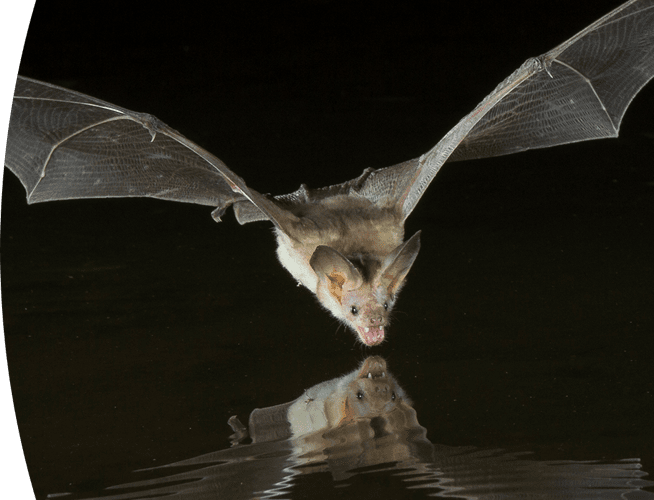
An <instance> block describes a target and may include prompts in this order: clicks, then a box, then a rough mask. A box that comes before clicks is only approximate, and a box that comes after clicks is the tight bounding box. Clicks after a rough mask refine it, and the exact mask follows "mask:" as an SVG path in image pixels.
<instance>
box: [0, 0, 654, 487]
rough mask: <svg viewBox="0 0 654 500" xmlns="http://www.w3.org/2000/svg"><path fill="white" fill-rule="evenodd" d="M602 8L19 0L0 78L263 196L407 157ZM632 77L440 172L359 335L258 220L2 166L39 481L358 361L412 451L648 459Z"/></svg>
mask: <svg viewBox="0 0 654 500" xmlns="http://www.w3.org/2000/svg"><path fill="white" fill-rule="evenodd" d="M618 4H619V2H618V1H604V0H602V1H599V0H596V1H594V2H584V1H578V0H575V1H570V0H566V1H547V2H546V1H533V2H523V1H518V0H501V1H497V2H481V1H467V2H458V1H457V2H454V1H442V2H439V3H433V4H430V6H429V7H428V8H427V7H424V6H419V5H418V4H413V3H399V2H396V3H394V4H392V5H389V6H382V5H381V4H379V5H378V4H375V3H371V2H365V3H364V2H361V3H359V2H337V1H333V2H331V1H317V0H316V1H296V2H281V3H277V2H271V3H268V4H262V3H252V2H242V3H238V4H237V5H236V4H231V3H230V4H229V5H224V4H222V3H198V2H194V1H189V2H182V3H167V4H165V3H152V2H140V1H138V0H135V1H132V2H105V3H98V2H76V1H60V2H46V1H43V0H39V1H37V4H36V7H35V11H34V17H33V20H32V24H31V26H30V31H29V33H28V37H27V42H26V45H25V52H24V56H23V59H22V64H21V69H20V71H21V73H22V74H23V75H26V76H30V77H33V78H37V79H41V80H45V81H48V82H51V83H55V84H59V85H63V86H66V87H69V88H72V89H75V90H78V91H81V92H84V93H87V94H90V95H92V96H95V97H99V98H101V99H104V100H106V101H109V102H113V103H116V104H118V105H120V106H123V107H126V108H129V109H134V110H136V111H145V112H148V113H152V114H154V115H155V116H157V117H158V118H160V119H161V120H163V121H164V122H166V123H168V124H169V125H170V126H172V127H173V128H175V129H177V130H179V131H180V132H182V133H183V134H184V135H185V136H187V137H188V138H190V139H191V140H194V141H196V142H198V143H199V144H200V145H201V146H203V147H205V148H207V149H209V150H210V151H212V152H213V153H215V154H216V155H217V156H218V157H220V158H221V159H222V160H223V161H224V162H225V163H226V164H227V165H229V166H230V167H231V168H232V169H233V170H234V171H235V172H237V173H238V174H239V175H240V176H242V177H243V178H244V179H245V180H246V181H247V182H248V183H249V184H250V185H251V186H252V187H253V188H255V189H257V190H259V191H261V192H271V193H274V194H279V193H285V192H290V191H293V190H295V189H296V188H297V187H298V186H299V184H300V183H301V182H304V183H307V184H308V185H309V186H312V187H318V186H323V185H329V184H334V183H338V182H342V181H344V180H347V179H350V178H352V177H355V176H357V175H359V173H360V172H361V171H362V170H363V169H364V168H366V167H375V168H380V167H384V166H388V165H391V164H394V163H397V162H400V161H402V160H406V159H410V158H414V157H416V156H418V155H420V154H422V153H423V152H425V151H427V150H428V149H430V148H431V147H432V146H433V145H434V144H435V143H436V142H437V141H438V140H439V139H440V137H442V136H443V135H444V134H445V133H446V132H447V131H448V130H449V129H450V128H451V127H452V126H454V125H455V123H456V122H457V121H458V119H459V118H461V117H462V116H463V115H465V114H466V113H467V112H469V111H470V110H471V109H472V108H473V107H474V106H475V105H476V104H477V103H478V102H479V101H481V99H482V98H483V97H484V96H485V95H486V94H488V93H489V92H490V91H492V90H493V88H494V87H495V85H496V84H497V83H499V82H500V81H501V80H502V79H504V78H505V77H506V76H508V75H509V74H510V73H511V72H512V71H513V70H514V69H515V68H517V67H518V66H519V65H520V64H521V63H522V62H523V61H524V60H525V59H526V58H527V57H530V56H535V55H538V54H541V53H543V52H546V51H547V50H549V49H551V48H553V47H554V46H556V45H558V44H559V43H561V42H563V41H564V40H565V39H567V38H568V37H570V36H572V35H573V34H575V33H576V32H577V31H579V30H581V29H583V28H584V27H586V26H587V25H588V24H590V23H591V22H593V21H594V20H596V19H597V18H599V17H601V16H602V15H603V14H605V13H607V12H608V11H609V10H611V9H612V8H614V7H616V6H617V5H618ZM652 109H654V85H653V84H652V83H650V85H649V86H648V87H646V88H645V89H644V90H643V91H642V92H641V93H640V94H639V95H638V96H637V97H636V98H635V100H634V101H633V103H632V105H631V107H630V108H629V110H628V112H627V114H626V116H625V119H624V122H623V126H622V130H621V137H620V139H618V140H604V141H591V142H586V143H582V144H577V145H570V146H563V147H558V148H553V149H546V150H541V151H537V152H528V153H522V154H518V155H513V156H507V157H501V158H496V159H489V160H476V161H472V162H465V163H454V164H451V165H448V166H446V167H445V168H444V169H443V170H442V171H441V173H439V175H438V176H437V178H436V181H435V182H434V183H433V184H432V186H431V187H430V189H429V191H428V192H427V194H426V195H425V197H424V198H423V200H422V201H421V203H420V205H419V206H418V208H417V209H416V211H415V212H414V214H413V215H412V216H411V218H410V219H409V221H408V224H407V233H408V234H412V233H413V232H415V231H416V230H418V229H422V231H423V233H422V251H421V254H420V255H419V257H418V260H417V262H416V264H415V266H414V268H413V270H412V272H411V274H410V275H409V280H408V284H407V286H406V287H405V289H404V290H403V292H402V295H401V296H400V299H399V302H398V304H397V306H396V313H395V316H394V318H395V319H394V323H393V324H392V326H391V328H390V332H389V336H388V341H387V342H386V343H384V344H383V345H382V346H381V347H379V348H374V349H364V348H362V347H361V346H359V345H358V344H357V343H355V341H354V338H353V335H352V333H350V332H348V331H345V330H344V329H343V328H338V325H337V323H336V322H335V321H334V320H333V319H332V318H331V317H330V316H328V315H327V314H326V313H325V312H323V311H322V310H321V309H320V308H319V307H318V306H317V304H316V303H315V300H314V299H313V297H312V296H311V295H310V294H309V293H308V292H307V291H306V290H304V289H300V288H297V287H296V286H295V283H294V282H293V280H292V278H291V277H290V275H288V273H287V272H286V271H285V270H284V269H283V268H282V267H281V266H280V265H279V264H278V263H277V261H276V257H275V255H274V238H273V237H272V235H271V227H270V225H269V224H265V223H260V224H251V225H247V226H243V227H241V226H239V225H238V224H237V223H236V222H235V221H234V219H233V217H232V216H231V213H229V214H227V216H225V217H224V222H223V223H222V224H220V225H216V224H215V223H214V221H213V220H212V219H211V217H210V209H209V208H208V207H201V206H192V205H186V204H176V203H171V202H162V201H155V200H104V201H103V200H85V201H71V202H57V203H46V204H40V205H34V206H29V207H28V206H27V205H26V203H25V193H24V190H23V188H22V186H21V185H20V183H19V182H18V181H17V180H16V179H15V178H14V177H13V175H12V174H11V173H9V172H5V173H6V174H7V175H5V180H4V192H3V196H2V287H3V288H2V292H3V293H2V297H3V311H4V320H5V338H6V347H7V356H8V363H9V370H10V377H11V383H12V390H13V396H14V403H15V407H16V412H17V418H18V422H19V427H20V431H21V439H22V443H23V447H24V452H25V457H26V460H27V464H28V468H29V470H30V474H31V479H32V482H33V485H34V488H35V491H36V495H37V498H38V499H43V498H45V496H46V495H47V494H49V493H56V492H63V491H91V492H94V491H96V490H97V488H99V487H105V486H109V485H112V484H116V483H119V482H124V481H126V480H129V479H130V477H131V476H130V474H131V471H132V470H134V469H137V468H142V467H148V466H152V465H161V464H165V463H169V462H172V461H176V460H181V459H184V458H189V457H193V456H197V455H200V454H202V453H206V452H210V451H214V450H218V449H221V448H225V447H227V446H228V445H229V443H228V441H227V437H228V435H229V434H230V431H229V428H228V427H227V425H226V422H227V419H228V418H229V417H230V416H231V415H234V414H238V415H239V416H241V418H243V419H244V418H246V417H247V415H248V413H249V412H250V411H251V410H252V409H253V408H255V407H264V406H270V405H274V404H277V403H282V402H286V401H290V400H292V399H294V398H296V397H297V396H298V395H299V394H301V392H302V391H303V390H304V389H305V388H306V387H308V386H310V385H313V384H315V383H317V382H320V381H322V380H325V379H328V378H332V377H335V376H337V375H340V374H342V373H345V372H347V371H350V370H351V369H352V368H353V367H354V366H355V365H356V364H357V363H358V362H359V361H360V360H361V359H363V358H364V357H365V356H366V355H367V354H369V353H374V354H380V355H382V356H384V357H385V358H386V359H387V361H388V364H389V367H390V369H391V370H392V371H393V373H394V374H395V375H396V377H397V378H398V379H399V380H400V382H401V383H402V385H403V386H404V387H405V389H406V391H407V392H408V393H409V394H410V395H411V397H412V399H413V400H414V402H415V408H416V411H417V414H418V419H419V420H420V423H421V424H422V425H423V426H424V427H426V428H427V429H428V437H429V439H430V440H431V441H432V442H434V443H441V444H446V445H452V446H464V445H472V446H478V447H500V448H521V449H525V450H530V451H534V452H536V454H535V457H536V458H538V459H573V460H588V459H606V460H610V459H620V458H640V459H641V460H642V464H643V470H645V471H647V472H650V473H651V472H654V448H653V444H654V440H653V437H654V432H653V430H652V421H653V418H652V417H653V415H654V383H653V382H652V381H653V378H652V377H653V375H654V355H653V354H652V347H653V344H654V341H653V336H652V331H653V327H654V319H653V317H652V316H653V315H652V311H653V310H654V292H653V291H652V281H653V279H654V256H653V255H652V246H653V243H654V239H653V237H652V234H653V229H654V170H653V169H652V160H651V158H652V154H653V152H654V118H653V117H654V114H653V113H652Z"/></svg>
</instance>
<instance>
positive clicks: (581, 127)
mask: <svg viewBox="0 0 654 500" xmlns="http://www.w3.org/2000/svg"><path fill="white" fill-rule="evenodd" d="M652 76H654V0H631V1H629V2H627V3H625V4H623V5H622V6H620V7H618V8H617V9H615V10H614V11H612V12H610V13H609V14H607V15H606V16H604V17H603V18H601V19H599V20H598V21H596V22H595V23H593V24H592V25H590V26H589V27H587V28H586V29H585V30H583V31H581V32H580V33H578V34H577V35H575V36H574V37H572V38H571V39H569V40H568V41H566V42H564V43H563V44H561V45H559V46H558V47H556V48H555V49H553V50H551V51H550V52H548V53H546V54H544V55H542V56H540V57H537V58H532V59H529V60H527V61H526V62H525V63H524V64H523V65H522V66H521V67H520V68H519V69H518V70H517V71H515V72H514V73H513V74H512V75H511V76H509V77H508V78H507V79H506V80H504V81H503V82H502V83H501V84H500V85H499V86H498V87H497V88H496V89H495V90H494V91H493V92H492V93H491V94H490V95H489V96H487V97H486V98H485V99H484V100H483V101H482V102H481V103H480V104H479V105H478V106H477V108H475V109H474V110H473V111H472V112H471V113H470V114H468V115H467V116H465V117H464V118H463V119H462V120H461V121H460V122H459V123H458V124H457V125H456V126H455V127H454V128H453V129H452V130H450V131H449V132H448V133H447V134H446V135H445V137H443V139H441V141H440V142H439V143H438V144H437V145H436V146H435V147H434V148H432V149H431V150H430V151H429V152H427V153H425V154H424V155H422V156H421V157H420V158H416V159H414V160H409V161H406V162H404V163H401V164H398V165H394V166H391V167H387V168H384V169H380V170H373V169H367V170H366V171H364V173H363V174H362V175H361V176H359V177H357V178H355V179H352V180H350V181H348V182H345V183H342V184H337V185H334V186H329V187H326V188H320V189H313V190H309V189H307V188H306V187H305V186H301V187H300V189H299V190H297V191H296V192H294V193H291V194H287V195H280V196H276V197H274V198H268V197H265V196H262V195H261V194H259V193H257V192H256V191H254V190H252V189H250V188H248V186H247V185H246V184H245V182H244V181H243V179H241V178H240V177H238V176H237V175H236V174H235V173H234V172H232V171H231V170H230V169H229V168H227V166H226V165H225V164H224V163H223V162H222V161H220V160H219V159H218V158H216V157H215V156H213V155H212V154H211V153H209V152H207V151H206V150H204V149H202V148H201V147H199V146H198V145H197V144H194V143H193V142H191V141H189V140H188V139H186V138H185V137H184V136H182V135H181V134H180V133H179V132H176V131H175V130H173V129H171V128H170V127H168V126H167V125H165V124H163V123H161V122H160V121H159V120H158V119H156V118H155V117H153V116H151V115H147V114H143V113H135V112H132V111H129V110H126V109H124V108H120V107H118V106H114V105H112V104H109V103H107V102H104V101H101V100H99V99H95V98H92V97H89V96H85V95H83V94H80V93H78V92H74V91H70V90H66V89H63V88H60V87H56V86H54V85H49V84H46V83H42V82H38V81H36V80H31V79H28V78H23V77H19V78H18V82H17V86H16V93H15V97H14V106H13V109H12V115H11V122H10V127H9V137H8V143H7V156H6V159H5V164H6V165H7V167H8V168H9V169H10V170H12V171H13V172H14V173H15V174H16V175H17V176H18V177H19V179H20V180H21V182H22V183H23V185H24V186H25V189H26V191H27V199H28V202H29V203H36V202H42V201H49V200H58V199H68V198H104V197H129V196H140V197H142V196H145V197H153V198H162V199H167V200H173V201H182V202H190V203H198V204H204V205H211V206H214V207H217V208H216V210H215V211H214V218H216V220H220V216H221V215H222V214H223V213H224V211H225V209H226V208H227V207H229V206H230V205H232V204H233V205H234V210H235V213H236V217H237V219H238V220H239V222H241V223H246V222H252V221H257V220H271V221H272V222H273V223H274V224H275V225H276V226H277V227H278V228H279V229H281V230H282V231H284V232H285V233H287V234H289V233H291V232H292V231H289V230H287V229H285V228H289V226H290V225H298V224H299V225H302V223H303V221H302V219H301V218H298V217H295V216H294V215H293V214H292V210H291V208H292V206H294V205H297V204H302V203H307V202H312V201H315V200H319V199H322V198H326V197H330V196H334V195H343V194H345V195H356V196H363V197H365V198H368V199H369V200H371V201H372V202H374V203H375V204H376V205H377V206H378V207H380V208H383V209H392V210H396V211H398V212H399V213H400V215H401V220H402V221H404V220H405V219H406V218H407V217H408V216H409V214H410V213H411V212H412V210H413V209H414V207H415V206H416V204H417V203H418V201H419V200H420V198H421V197H422V195H423V194H424V192H425V190H426V189H427V187H428V186H429V184H430V183H431V181H432V180H433V179H434V177H435V176H436V174H437V173H438V171H439V170H440V168H441V167H442V165H443V164H444V163H445V162H446V161H448V160H449V161H456V160H465V159H473V158H483V157H490V156H498V155H504V154H510V153H516V152H519V151H524V150H527V149H534V148H544V147H549V146H555V145H558V144H565V143H570V142H577V141H583V140H590V139H600V138H605V137H615V136H617V135H618V130H619V127H620V122H621V120H622V117H623V115H624V113H625V111H626V109H627V107H628V106H629V103H630V102H631V101H632V99H633V98H634V96H635V95H636V94H637V93H638V91H639V90H640V89H641V88H642V87H643V86H644V85H645V84H646V83H647V82H648V81H649V80H650V79H651V78H652Z"/></svg>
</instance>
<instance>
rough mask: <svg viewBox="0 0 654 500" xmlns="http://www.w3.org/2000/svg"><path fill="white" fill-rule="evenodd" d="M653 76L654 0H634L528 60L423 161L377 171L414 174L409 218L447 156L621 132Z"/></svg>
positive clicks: (402, 200)
mask: <svg viewBox="0 0 654 500" xmlns="http://www.w3.org/2000/svg"><path fill="white" fill-rule="evenodd" d="M652 76H654V0H631V1H629V2H627V3H625V4H623V5H622V6H620V7H618V8H617V9H615V10H613V11H612V12H610V13H609V14H607V15H605V16H604V17H602V18H601V19H599V20H598V21H596V22H595V23H593V24H591V25H590V26H588V27H587V28H586V29H585V30H583V31H581V32H580V33H578V34H577V35H575V36H574V37H572V38H571V39H569V40H568V41H566V42H564V43H562V44H561V45H559V46H558V47H556V48H555V49H553V50H551V51H549V52H547V53H546V54H544V55H542V56H540V57H537V58H533V59H529V60H527V61H526V62H525V63H524V64H523V65H522V66H521V67H520V68H519V69H518V70H517V71H515V72H514V73H513V74H512V75H511V76H509V77H508V78H507V79H506V80H504V81H503V82H502V83H501V84H500V85H499V86H498V87H497V88H496V89H495V90H494V91H493V92H492V93H491V94H490V95H489V96H488V97H486V98H485V99H484V100H483V101H482V102H481V103H480V104H479V105H478V106H477V107H476V108H475V109H474V110H473V111H472V112H471V113H470V114H468V115H467V116H465V117H464V118H463V119H462V120H461V121H460V122H459V123H458V124H457V125H456V126H455V127H454V128H453V129H452V130H450V131H449V132H448V133H447V134H446V135H445V137H443V139H442V140H441V141H440V142H439V143H438V144H437V145H436V146H435V147H434V148H432V149H431V150H430V151H429V152H427V153H426V154H424V155H422V156H421V157H420V158H419V159H416V160H414V161H413V162H407V164H405V165H404V166H394V167H388V168H387V169H382V170H379V171H378V172H379V174H380V175H385V176H398V175H399V176H400V177H402V176H403V174H402V173H400V172H397V171H398V170H403V171H404V173H405V174H406V175H405V177H406V176H408V177H410V178H411V179H412V183H411V185H410V186H409V188H408V189H407V190H406V191H404V192H402V193H400V194H399V199H398V203H399V204H400V205H401V207H400V209H401V211H402V214H403V216H404V219H406V217H408V215H409V214H410V213H411V211H412V210H413V209H414V207H415V206H416V204H417V203H418V201H419V200H420V197H421V196H422V195H423V193H424V192H425V190H426V189H427V187H428V186H429V183H430V182H431V181H432V180H433V179H434V177H435V176H436V174H437V173H438V171H439V169H440V168H441V167H442V165H443V163H445V161H447V160H452V161H456V160H467V159H473V158H484V157H490V156H499V155H505V154H510V153H517V152H519V151H525V150H527V149H535V148H545V147H549V146H556V145H558V144H566V143H571V142H578V141H585V140H590V139H601V138H605V137H616V136H617V135H618V130H619V128H620V122H621V121H622V117H623V115H624V113H625V111H626V109H627V107H628V106H629V104H630V103H631V101H632V99H633V98H634V96H635V95H636V94H637V93H638V91H639V90H640V89H641V88H642V87H643V86H644V85H645V84H646V83H647V82H648V81H649V80H650V79H651V78H652ZM385 170H388V171H387V172H384V171H385Z"/></svg>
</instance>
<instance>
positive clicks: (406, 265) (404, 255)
mask: <svg viewBox="0 0 654 500" xmlns="http://www.w3.org/2000/svg"><path fill="white" fill-rule="evenodd" d="M419 251H420V231H418V232H417V233H416V234H414V235H413V236H411V238H409V239H408V240H407V241H405V242H404V243H402V244H401V245H400V246H398V247H397V248H396V249H395V250H393V251H392V252H391V253H390V255H389V256H388V257H386V260H384V263H383V264H382V271H381V273H380V277H379V285H381V286H383V287H384V288H386V290H388V293H389V295H395V294H396V293H397V292H399V290H400V287H401V286H402V283H403V282H404V278H406V275H407V273H408V272H409V270H410V269H411V266H412V265H413V262H414V261H415V260H416V257H417V256H418V252H419Z"/></svg>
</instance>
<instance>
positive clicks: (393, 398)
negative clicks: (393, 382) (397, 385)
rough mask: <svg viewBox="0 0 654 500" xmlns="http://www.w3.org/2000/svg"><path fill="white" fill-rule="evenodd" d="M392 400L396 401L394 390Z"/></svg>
mask: <svg viewBox="0 0 654 500" xmlns="http://www.w3.org/2000/svg"><path fill="white" fill-rule="evenodd" d="M391 401H395V392H393V394H391Z"/></svg>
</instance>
